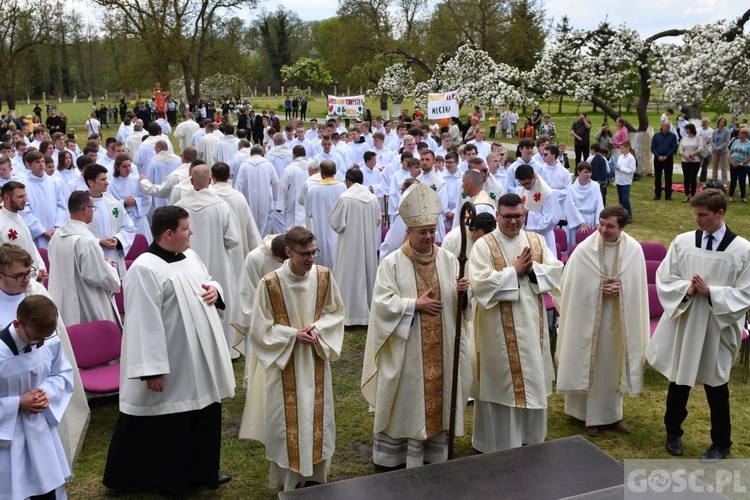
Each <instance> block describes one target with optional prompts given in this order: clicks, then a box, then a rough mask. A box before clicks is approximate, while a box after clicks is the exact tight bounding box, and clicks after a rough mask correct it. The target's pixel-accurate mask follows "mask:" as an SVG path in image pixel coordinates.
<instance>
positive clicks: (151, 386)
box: [103, 206, 235, 496]
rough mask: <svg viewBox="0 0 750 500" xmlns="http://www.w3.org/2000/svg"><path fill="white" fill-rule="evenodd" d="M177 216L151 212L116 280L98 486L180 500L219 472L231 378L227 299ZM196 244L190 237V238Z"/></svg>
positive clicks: (182, 214)
mask: <svg viewBox="0 0 750 500" xmlns="http://www.w3.org/2000/svg"><path fill="white" fill-rule="evenodd" d="M190 222H191V221H190V219H189V217H188V213H187V211H185V210H184V209H182V208H180V207H175V206H168V207H160V208H158V209H156V210H155V211H154V216H153V219H152V225H153V229H154V243H153V244H151V246H150V247H149V248H148V250H147V251H146V252H144V253H143V254H141V255H140V256H139V257H138V258H137V259H136V260H135V262H133V265H132V266H131V267H130V270H128V273H127V274H126V275H125V287H124V288H125V310H126V313H125V314H126V317H125V325H126V326H125V328H126V330H125V333H124V334H123V345H122V358H121V365H122V366H121V368H120V414H119V416H118V419H117V423H116V425H115V430H114V433H113V435H112V440H111V441H110V445H109V454H108V457H107V464H106V467H105V470H104V481H103V482H104V485H105V486H107V487H108V488H112V489H114V490H117V491H118V492H123V493H128V492H133V493H136V492H140V491H141V490H159V491H162V492H165V493H167V494H169V495H172V496H184V495H186V494H188V493H189V492H190V488H191V487H194V486H195V485H200V484H203V485H205V486H207V487H208V488H209V489H210V490H215V489H217V488H218V487H219V485H221V484H223V483H225V482H227V481H229V480H231V477H229V476H225V475H221V474H219V461H220V453H221V413H222V411H221V400H222V399H224V398H227V397H232V396H234V387H235V382H234V373H233V371H232V363H231V361H230V359H229V350H228V346H227V343H226V339H225V337H224V334H223V330H222V326H221V320H220V319H219V313H218V311H217V309H222V308H223V307H224V301H225V299H226V297H227V295H226V294H225V292H224V291H223V290H222V288H221V285H220V284H219V283H217V282H216V281H214V280H213V279H212V278H211V276H210V275H209V273H208V271H207V270H206V267H205V266H204V265H203V262H201V259H200V257H199V256H198V254H197V253H196V252H194V251H192V250H190V243H191V239H190V236H191V234H192V232H191V229H190ZM196 239H197V238H196Z"/></svg>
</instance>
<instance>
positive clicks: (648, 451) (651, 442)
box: [19, 97, 750, 499]
mask: <svg viewBox="0 0 750 500" xmlns="http://www.w3.org/2000/svg"><path fill="white" fill-rule="evenodd" d="M108 102H115V100H114V99H110V100H109V101H108ZM282 102H283V100H282V99H254V100H253V105H254V107H255V109H256V110H258V109H271V108H277V106H278V105H279V104H281V103H282ZM325 105H326V103H325V100H324V99H322V98H320V97H317V98H315V99H314V100H312V101H311V102H310V108H309V112H308V116H309V117H310V118H312V117H316V118H322V117H323V116H324V114H325V111H324V110H325ZM33 106H34V102H33V101H32V103H31V105H29V106H27V105H25V104H24V105H19V112H20V113H19V114H30V113H31V110H32V108H33ZM130 106H131V107H132V102H131V103H130ZM403 106H404V107H407V108H409V109H412V108H413V104H412V103H404V104H403ZM367 107H369V108H370V109H371V110H372V111H373V114H377V113H378V105H377V102H376V101H374V100H373V101H371V102H368V106H367ZM548 108H549V109H550V110H551V111H556V110H557V105H556V103H552V104H551V105H549V104H548V103H546V102H545V103H543V105H542V109H543V110H544V111H547V110H548ZM58 109H59V110H63V111H65V113H66V114H67V115H68V116H69V118H70V119H69V122H68V123H69V125H68V127H69V128H70V127H74V128H76V130H77V131H78V136H79V138H81V141H80V142H81V145H83V144H82V143H83V134H82V132H83V130H84V129H83V123H84V121H85V119H86V118H87V116H88V113H89V112H90V110H91V103H89V102H88V101H83V102H78V103H76V104H72V103H69V102H65V103H63V104H58ZM529 111H530V110H529ZM563 111H564V113H563V114H562V115H560V116H555V114H554V113H553V119H554V120H555V121H556V123H557V130H558V139H559V140H563V141H565V142H567V143H568V144H572V141H570V137H569V136H568V135H567V131H568V130H569V129H570V125H571V123H572V122H573V120H575V118H576V116H577V111H578V110H577V105H576V103H572V102H566V103H565V106H564V110H563ZM581 111H590V108H588V107H584V106H582V107H581ZM658 115H659V113H657V112H656V111H653V112H651V123H652V124H656V123H658V120H659V116H658ZM281 116H282V118H283V111H282V113H281ZM589 118H590V119H591V120H592V123H593V125H594V129H596V128H597V127H598V126H599V125H600V124H601V120H602V115H601V114H591V113H590V114H589ZM626 118H628V119H629V120H635V115H634V113H633V114H631V115H626ZM710 118H711V119H712V120H713V119H714V118H715V117H714V116H712V115H711V116H710ZM116 130H117V127H116V126H112V128H111V129H109V130H105V136H111V135H114V134H115V133H116ZM511 142H512V141H511ZM175 145H176V144H175ZM681 181H682V179H681V177H680V176H675V182H681ZM652 196H653V177H645V178H644V179H643V180H641V181H639V182H636V183H635V184H634V185H633V188H632V191H631V199H632V205H633V210H634V223H633V224H632V225H630V226H628V228H627V229H626V230H627V232H628V233H629V234H631V235H632V236H634V237H635V238H636V239H639V240H649V241H659V242H661V243H663V244H665V245H668V244H669V243H670V241H671V240H672V239H673V238H674V236H675V235H677V234H678V233H681V232H684V231H688V230H692V229H694V227H695V225H694V223H693V220H692V212H691V210H690V207H689V205H688V204H685V203H682V202H681V200H682V198H683V197H682V196H680V195H679V193H676V194H675V196H674V198H675V201H673V202H671V203H670V202H666V201H653V200H652V199H651V198H652ZM608 201H609V203H610V204H611V203H615V202H616V201H617V194H616V191H615V189H614V187H613V186H612V187H610V189H609V192H608ZM748 215H750V206H748V205H747V204H743V203H739V202H736V203H733V204H731V205H730V206H729V210H728V213H727V217H726V220H727V224H728V225H729V226H730V227H731V228H732V229H733V230H734V231H735V232H736V233H738V234H740V235H742V236H746V237H747V236H748V235H750V217H748ZM365 335H366V329H365V328H356V329H349V330H347V334H346V339H345V343H344V351H343V354H342V357H341V359H340V360H339V361H337V362H335V363H333V364H332V372H333V377H334V398H335V406H336V423H337V431H338V432H337V447H336V453H335V455H334V457H333V465H332V469H331V475H330V480H331V481H337V480H342V479H347V478H352V477H359V476H364V475H368V474H373V473H375V471H374V468H373V466H372V462H371V454H372V450H371V445H372V435H371V432H372V416H371V415H370V414H369V413H368V411H367V405H366V403H365V401H364V399H363V398H362V396H361V395H360V393H359V382H360V376H361V370H362V358H363V352H364V346H365ZM242 363H243V361H242V360H239V361H235V363H234V367H235V374H236V377H237V387H238V390H237V395H236V396H235V397H234V398H232V399H229V400H226V401H225V402H224V408H223V411H224V416H223V420H224V422H223V443H222V471H223V472H225V473H228V474H231V475H232V476H233V477H234V480H233V481H232V482H231V483H229V484H227V485H225V486H222V487H221V488H220V490H219V492H218V493H216V492H208V491H201V492H196V495H195V497H197V498H215V497H217V496H219V497H222V498H243V499H245V498H251V499H265V498H267V499H272V498H276V492H275V491H274V490H271V489H269V488H268V462H267V460H266V458H265V453H264V450H263V447H262V446H261V445H260V444H258V443H255V442H248V441H241V440H239V439H238V438H237V432H238V429H239V422H240V418H241V414H242V409H243V407H244V402H245V394H244V391H243V390H242V388H241V387H242V381H241V377H242ZM742 369H743V366H741V365H739V364H737V365H736V366H735V369H734V372H733V374H732V381H731V383H730V387H731V393H732V400H731V401H732V421H733V440H734V446H733V447H732V455H731V456H732V458H750V416H749V412H748V409H750V405H749V404H748V403H747V401H748V396H750V386H748V385H745V384H743V383H742V381H741V371H742ZM666 388H667V381H666V380H665V379H664V378H663V377H662V376H661V375H660V374H658V373H656V372H655V371H654V370H651V369H649V370H647V373H646V379H645V394H644V396H643V397H640V398H629V397H626V398H625V418H626V420H627V422H628V423H629V424H630V425H631V426H632V428H633V432H632V434H630V435H628V436H621V435H619V434H617V433H614V432H605V433H603V435H600V436H599V437H597V438H590V439H591V441H592V442H593V443H594V444H596V445H597V446H599V447H600V448H601V449H603V450H604V451H605V452H606V453H608V454H610V455H611V456H613V457H614V458H615V459H617V460H619V461H622V460H625V459H629V458H660V459H664V458H669V455H668V454H667V453H666V452H665V451H664V449H663V444H664V430H663V423H662V415H663V411H664V402H665V397H666ZM703 392H704V391H703V389H702V387H698V388H696V389H695V390H694V391H693V397H692V398H691V399H690V404H689V412H690V416H689V417H688V419H687V421H686V426H685V430H686V435H685V438H684V446H685V458H696V457H698V456H699V455H700V454H701V453H702V452H703V451H704V450H705V448H706V447H707V446H708V445H709V444H710V440H709V427H710V420H709V414H708V406H707V404H706V401H705V396H704V394H703ZM563 406H564V399H563V397H561V396H558V395H553V396H551V397H550V398H549V419H548V423H549V433H548V439H556V438H561V437H566V436H571V435H576V434H580V433H581V424H580V423H579V422H577V421H575V420H574V419H572V418H571V417H568V416H567V415H565V414H564V411H563ZM91 409H92V414H91V424H90V427H89V430H88V434H87V436H86V441H85V444H84V447H83V450H82V452H81V454H80V457H79V459H78V462H77V464H76V467H75V471H74V472H75V478H74V480H73V482H72V483H71V484H70V485H69V489H68V492H69V494H70V496H71V497H72V498H100V497H104V496H107V495H108V490H106V488H104V486H102V484H101V478H102V475H103V471H104V463H105V460H106V455H107V448H108V445H109V440H110V436H111V433H112V429H113V427H114V423H115V420H116V417H117V398H116V397H115V398H103V399H97V400H92V401H91ZM471 422H472V407H471V406H470V407H469V408H468V411H467V413H466V430H467V436H465V437H462V438H459V439H457V442H456V456H457V457H463V456H468V455H471V454H473V453H474V452H473V450H472V448H471V441H470V436H471ZM123 498H140V497H136V496H124V497H123Z"/></svg>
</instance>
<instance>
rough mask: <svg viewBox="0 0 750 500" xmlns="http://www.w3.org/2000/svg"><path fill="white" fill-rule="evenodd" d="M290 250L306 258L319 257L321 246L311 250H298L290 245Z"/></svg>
mask: <svg viewBox="0 0 750 500" xmlns="http://www.w3.org/2000/svg"><path fill="white" fill-rule="evenodd" d="M289 250H291V251H292V252H294V253H296V254H297V255H299V256H300V257H302V258H304V259H309V258H310V257H317V256H318V254H319V253H320V248H316V249H315V250H311V251H309V252H298V251H297V250H295V249H294V248H291V247H289Z"/></svg>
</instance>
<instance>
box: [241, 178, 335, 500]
mask: <svg viewBox="0 0 750 500" xmlns="http://www.w3.org/2000/svg"><path fill="white" fill-rule="evenodd" d="M332 168H334V169H335V166H334V167H332ZM285 245H286V249H285V251H286V255H287V257H288V260H287V261H286V262H285V263H284V264H283V265H282V266H281V268H280V269H278V270H277V271H274V272H271V273H269V274H267V275H266V276H265V277H264V278H263V279H262V280H261V281H260V284H259V285H258V288H257V289H256V292H255V303H254V305H253V311H252V318H251V325H250V344H251V349H252V351H253V352H254V353H255V355H257V357H258V360H259V362H260V365H261V366H262V368H263V370H265V377H254V378H253V380H252V384H251V386H250V388H249V392H248V399H251V400H252V401H254V402H256V404H257V405H258V406H259V407H260V408H258V418H254V419H252V420H251V421H247V420H245V421H244V422H243V424H246V425H247V427H244V428H243V435H244V436H246V437H247V438H249V439H256V440H258V441H260V442H261V443H263V444H264V445H265V447H266V456H267V457H268V459H269V460H270V466H271V470H270V474H269V484H270V486H271V487H272V488H281V487H283V488H284V490H285V491H289V490H293V489H295V488H296V487H297V486H298V485H302V486H304V484H303V483H310V484H314V483H325V482H326V481H327V477H328V470H329V468H330V465H331V457H332V456H333V452H334V448H335V445H336V424H335V419H334V408H333V385H332V381H331V368H330V361H335V360H337V359H338V358H339V356H340V355H341V348H342V345H343V341H344V303H343V301H342V300H341V295H340V294H339V290H338V287H337V286H336V281H335V280H334V279H333V276H332V275H331V272H330V271H329V270H328V269H327V268H325V267H321V266H317V265H315V256H316V255H317V246H316V243H315V236H314V235H313V234H312V233H311V232H310V231H308V230H307V229H305V228H303V227H299V226H297V227H295V228H293V229H292V230H291V231H289V232H288V233H287V234H286V236H285ZM245 432H246V434H244V433H245ZM289 443H294V445H292V446H288V444H289Z"/></svg>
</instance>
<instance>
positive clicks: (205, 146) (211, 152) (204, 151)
mask: <svg viewBox="0 0 750 500" xmlns="http://www.w3.org/2000/svg"><path fill="white" fill-rule="evenodd" d="M205 128H206V133H205V135H204V136H203V137H201V139H200V140H199V141H198V144H197V145H196V146H195V149H196V150H197V151H198V158H200V159H201V160H203V161H205V162H206V165H208V167H209V168H211V166H213V164H214V162H215V161H216V158H214V156H215V155H216V154H217V153H218V151H219V149H220V148H221V138H222V137H224V134H222V133H221V132H219V130H218V128H217V125H216V124H215V123H208V124H206V127H205Z"/></svg>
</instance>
